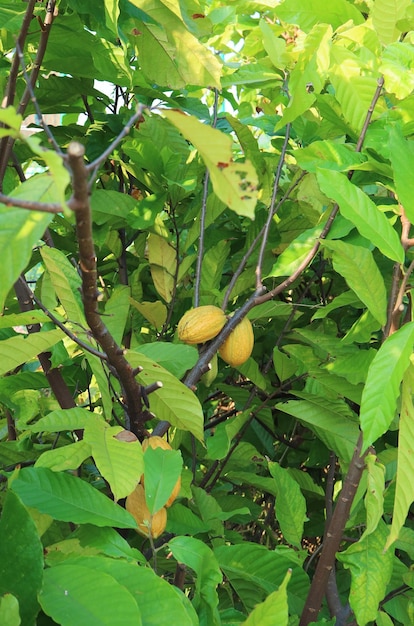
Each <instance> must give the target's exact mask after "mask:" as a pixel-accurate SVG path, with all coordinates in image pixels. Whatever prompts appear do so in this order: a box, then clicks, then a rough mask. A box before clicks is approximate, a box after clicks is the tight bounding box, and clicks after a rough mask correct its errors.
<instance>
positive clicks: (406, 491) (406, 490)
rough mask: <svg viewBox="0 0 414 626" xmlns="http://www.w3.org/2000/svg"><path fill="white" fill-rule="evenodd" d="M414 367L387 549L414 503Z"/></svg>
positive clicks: (406, 385) (405, 386) (404, 402)
mask: <svg viewBox="0 0 414 626" xmlns="http://www.w3.org/2000/svg"><path fill="white" fill-rule="evenodd" d="M413 389H414V368H413V365H412V364H410V366H409V367H408V369H407V371H406V372H405V374H404V378H403V383H402V393H401V413H400V421H399V435H398V466H397V478H396V488H395V502H394V510H393V515H392V524H391V530H390V534H389V537H388V539H387V543H386V545H385V549H388V548H389V546H391V544H392V543H393V542H394V541H395V540H396V539H398V536H399V533H400V530H401V529H402V527H403V526H404V523H405V520H406V518H407V515H408V511H409V509H410V506H411V504H412V503H413V502H414V482H413V480H412V476H413V472H414V405H413V395H412V394H413Z"/></svg>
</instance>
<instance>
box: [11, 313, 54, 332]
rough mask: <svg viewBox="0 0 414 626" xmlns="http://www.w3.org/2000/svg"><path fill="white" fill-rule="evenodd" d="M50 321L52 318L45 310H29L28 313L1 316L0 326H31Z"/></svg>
mask: <svg viewBox="0 0 414 626" xmlns="http://www.w3.org/2000/svg"><path fill="white" fill-rule="evenodd" d="M45 322H50V318H49V317H48V316H47V315H46V313H43V311H27V312H26V313H11V314H9V315H4V316H2V317H0V328H12V327H13V326H31V325H32V324H44V323H45Z"/></svg>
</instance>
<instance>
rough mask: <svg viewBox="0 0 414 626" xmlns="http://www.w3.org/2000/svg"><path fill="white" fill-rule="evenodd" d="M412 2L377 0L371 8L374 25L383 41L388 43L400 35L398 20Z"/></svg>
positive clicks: (408, 0)
mask: <svg viewBox="0 0 414 626" xmlns="http://www.w3.org/2000/svg"><path fill="white" fill-rule="evenodd" d="M410 4H411V1H410V0H392V2H390V1H389V0H375V2H374V4H373V7H372V9H371V17H372V25H373V26H374V28H375V30H376V32H377V33H378V37H379V39H380V41H381V43H383V44H388V43H391V42H393V41H396V40H397V39H398V38H399V37H400V35H401V31H400V29H399V28H398V27H397V22H398V20H401V19H402V18H403V17H404V15H405V11H406V9H407V7H408V6H409V5H410Z"/></svg>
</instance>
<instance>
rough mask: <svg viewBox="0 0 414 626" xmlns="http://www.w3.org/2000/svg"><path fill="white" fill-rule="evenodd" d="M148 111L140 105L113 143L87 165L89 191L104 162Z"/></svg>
mask: <svg viewBox="0 0 414 626" xmlns="http://www.w3.org/2000/svg"><path fill="white" fill-rule="evenodd" d="M145 109H146V106H145V105H144V104H138V106H137V110H136V112H135V113H134V114H133V115H132V116H131V117H130V119H129V120H128V122H127V123H126V124H125V126H124V127H123V129H122V130H121V132H120V133H119V135H118V136H117V137H115V139H114V140H113V141H112V143H111V144H110V145H109V146H108V147H107V149H106V150H104V152H102V154H100V155H99V157H97V158H96V159H95V160H94V161H92V162H91V163H89V164H88V165H86V166H85V167H86V170H87V172H88V173H89V174H90V179H89V185H88V189H89V191H90V189H91V187H92V185H93V184H94V183H95V179H96V175H97V173H98V170H99V167H100V166H101V165H102V163H103V162H104V161H106V159H107V158H108V157H109V156H110V155H111V154H112V152H113V151H114V149H115V148H116V146H117V145H118V144H119V143H120V142H121V141H122V140H123V138H124V137H126V136H127V135H128V134H129V132H130V131H131V128H132V127H133V126H134V124H135V123H136V122H137V121H138V120H140V119H141V118H142V113H143V111H144V110H145Z"/></svg>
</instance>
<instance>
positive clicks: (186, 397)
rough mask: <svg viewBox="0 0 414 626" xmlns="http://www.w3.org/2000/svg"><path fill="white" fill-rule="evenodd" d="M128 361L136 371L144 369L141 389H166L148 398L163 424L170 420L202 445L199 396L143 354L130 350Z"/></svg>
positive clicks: (141, 374)
mask: <svg viewBox="0 0 414 626" xmlns="http://www.w3.org/2000/svg"><path fill="white" fill-rule="evenodd" d="M127 358H128V361H129V362H130V363H131V365H132V366H133V367H139V366H141V367H142V368H143V371H142V372H140V373H139V374H138V375H137V379H138V381H139V382H140V383H141V384H142V385H145V386H147V385H151V384H152V383H155V382H157V381H159V382H161V383H162V384H163V386H162V387H161V389H158V390H157V391H154V392H153V393H152V394H151V395H150V396H149V403H150V408H151V411H152V412H153V413H155V415H156V416H157V418H158V419H160V420H167V421H168V422H170V424H172V425H173V426H176V427H177V428H181V429H182V430H188V431H189V432H190V433H192V434H193V435H194V436H195V437H196V438H197V439H199V440H200V441H204V429H203V423H204V417H203V411H202V408H201V405H200V402H199V400H198V398H197V396H196V395H195V394H194V393H193V392H192V391H191V390H190V389H188V387H186V386H185V385H183V383H182V382H180V381H179V380H178V379H177V378H176V377H175V376H173V375H172V374H170V372H168V371H167V370H166V369H164V368H163V367H161V366H160V365H158V363H155V361H152V360H151V359H149V358H148V357H147V356H144V354H141V353H140V352H139V348H138V351H137V352H134V351H132V350H129V351H128V352H127Z"/></svg>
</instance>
